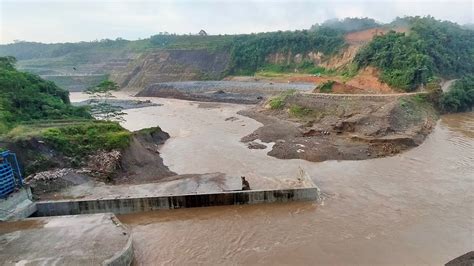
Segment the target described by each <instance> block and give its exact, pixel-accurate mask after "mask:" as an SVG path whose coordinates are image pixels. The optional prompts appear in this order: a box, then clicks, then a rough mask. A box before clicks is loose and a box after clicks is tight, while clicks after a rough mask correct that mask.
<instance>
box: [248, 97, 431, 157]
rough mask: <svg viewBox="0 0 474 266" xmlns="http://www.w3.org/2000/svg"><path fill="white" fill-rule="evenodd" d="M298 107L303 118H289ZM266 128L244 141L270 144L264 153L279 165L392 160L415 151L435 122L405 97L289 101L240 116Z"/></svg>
mask: <svg viewBox="0 0 474 266" xmlns="http://www.w3.org/2000/svg"><path fill="white" fill-rule="evenodd" d="M294 106H298V107H300V108H303V110H305V113H304V114H292V113H291V111H290V110H291V108H290V107H294ZM240 114H241V115H245V116H248V117H251V118H253V119H256V120H257V121H259V122H261V123H262V124H264V126H263V127H260V128H258V129H257V130H256V131H254V132H253V133H251V134H250V135H248V136H245V137H243V138H242V140H241V141H242V142H245V143H247V142H251V141H254V140H257V139H260V140H261V141H263V142H266V143H269V142H274V143H275V145H274V146H273V149H272V150H271V151H270V152H269V153H268V155H270V156H274V157H277V158H281V159H304V160H308V161H315V162H320V161H325V160H364V159H370V158H377V157H384V156H390V155H394V154H397V153H400V152H402V151H404V150H407V149H409V148H412V147H415V146H417V145H419V144H421V142H422V141H423V140H424V138H425V137H426V135H428V134H429V133H430V132H431V130H432V128H433V126H434V125H435V121H436V114H435V111H434V110H433V109H432V107H431V106H430V105H429V104H426V103H425V104H420V103H416V102H415V101H414V100H413V99H411V98H410V96H405V97H395V96H394V97H380V96H379V97H375V96H374V98H373V99H371V98H370V96H363V97H362V96H361V97H352V98H351V97H349V98H348V97H344V96H342V97H338V96H336V95H334V96H332V97H323V96H322V95H321V96H318V95H310V94H305V95H302V94H295V95H292V96H288V97H287V98H286V100H285V107H284V108H282V109H280V110H271V109H270V108H269V107H268V106H264V105H259V106H256V107H254V108H250V109H248V110H245V111H241V112H240Z"/></svg>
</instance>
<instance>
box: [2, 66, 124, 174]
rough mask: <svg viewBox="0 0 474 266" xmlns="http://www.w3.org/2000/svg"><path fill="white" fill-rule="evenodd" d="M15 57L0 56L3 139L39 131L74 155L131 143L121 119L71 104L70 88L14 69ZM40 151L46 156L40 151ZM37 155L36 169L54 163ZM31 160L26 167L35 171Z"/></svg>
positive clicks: (23, 137)
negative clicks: (101, 117) (104, 118)
mask: <svg viewBox="0 0 474 266" xmlns="http://www.w3.org/2000/svg"><path fill="white" fill-rule="evenodd" d="M14 63H15V59H14V58H13V57H0V139H1V140H2V141H6V142H10V141H13V142H14V141H16V140H28V139H30V138H31V137H36V138H39V139H42V140H44V141H45V142H46V143H48V144H49V145H51V147H54V148H55V150H56V151H57V152H59V153H61V154H63V155H65V156H67V157H70V158H71V159H72V161H77V158H80V157H81V156H85V155H88V154H92V153H94V152H96V151H98V150H112V149H121V148H124V147H126V146H127V145H128V143H129V139H130V134H131V133H130V132H129V131H127V130H125V129H124V128H122V127H121V126H120V125H119V124H118V123H116V122H110V121H98V120H95V119H93V118H92V116H91V114H90V113H89V110H88V109H87V108H85V107H75V106H72V105H71V103H70V101H69V94H68V92H67V91H66V90H63V89H61V88H59V87H58V86H56V85H55V84H54V83H53V82H50V81H45V80H43V79H42V78H40V77H38V76H36V75H33V74H30V73H25V72H20V71H18V70H16V69H15V67H14ZM104 84H107V83H106V82H104ZM0 149H2V147H0ZM36 156H38V158H40V157H41V158H42V155H41V154H40V153H39V152H38V153H37V154H36ZM43 157H44V156H43ZM38 160H39V159H38ZM38 160H36V159H35V160H32V161H34V162H36V161H38ZM39 161H41V162H42V163H41V166H37V165H35V167H33V168H34V169H36V170H38V169H39V170H45V167H43V166H48V165H52V164H51V163H52V162H50V161H47V160H43V159H42V160H39ZM33 164H34V163H33ZM30 166H31V165H27V168H28V169H29V170H28V171H27V172H28V173H31V171H30V170H31V169H30V168H31V167H30Z"/></svg>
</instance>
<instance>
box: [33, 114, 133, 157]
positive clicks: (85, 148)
mask: <svg viewBox="0 0 474 266" xmlns="http://www.w3.org/2000/svg"><path fill="white" fill-rule="evenodd" d="M130 136H131V132H129V131H127V130H126V129H124V128H123V127H121V126H120V125H119V124H118V123H116V122H106V121H94V122H90V123H80V124H75V125H68V126H63V127H54V128H47V129H45V130H44V131H43V132H42V134H41V138H42V139H44V140H45V141H46V142H47V143H49V144H51V145H52V146H53V147H54V148H56V149H57V150H58V151H60V152H62V153H63V154H64V155H66V156H71V157H79V156H87V155H90V154H92V153H94V152H96V151H98V150H106V151H110V150H113V149H123V148H126V147H127V146H128V145H129V143H130Z"/></svg>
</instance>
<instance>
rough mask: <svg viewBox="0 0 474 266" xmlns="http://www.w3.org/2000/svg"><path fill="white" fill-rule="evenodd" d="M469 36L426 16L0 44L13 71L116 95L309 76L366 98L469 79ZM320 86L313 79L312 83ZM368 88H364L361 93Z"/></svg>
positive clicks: (468, 32) (473, 43) (472, 40)
mask: <svg viewBox="0 0 474 266" xmlns="http://www.w3.org/2000/svg"><path fill="white" fill-rule="evenodd" d="M473 47H474V37H473V31H471V30H468V29H466V28H465V27H462V26H460V25H458V24H455V23H452V22H447V21H439V20H436V19H435V18H432V17H405V18H397V19H396V20H394V21H393V22H391V23H388V24H383V23H379V22H376V21H375V20H373V19H370V18H346V19H343V20H330V21H326V22H324V23H322V24H320V25H319V24H317V25H313V26H312V27H311V28H310V29H308V30H300V31H278V32H267V33H258V34H241V35H214V36H199V35H175V34H168V33H160V34H157V35H153V36H151V37H150V38H147V39H143V40H137V41H128V40H123V39H116V40H101V41H95V42H81V43H63V44H40V43H29V42H20V43H15V44H9V45H0V55H11V56H15V57H17V58H18V59H19V61H18V67H19V69H22V70H25V71H28V72H32V73H36V74H39V75H41V76H42V77H44V78H45V79H48V80H53V81H55V82H56V83H58V84H59V85H61V86H64V87H65V88H67V89H69V90H83V89H85V88H87V87H90V86H93V85H95V84H98V83H99V82H101V81H102V80H104V79H107V78H108V77H109V78H111V79H113V80H115V81H116V82H117V83H118V84H119V85H120V86H121V87H123V88H130V89H136V88H139V89H142V88H144V87H145V86H147V85H150V84H153V83H157V82H168V81H183V80H218V79H222V78H224V77H225V76H228V75H254V74H259V75H260V74H263V75H266V76H272V75H273V76H274V75H275V74H280V73H287V74H290V73H293V74H295V73H296V74H308V75H317V76H323V77H327V78H328V79H335V80H338V81H340V82H343V83H345V82H348V83H349V84H350V85H351V86H353V87H357V88H359V89H362V90H364V89H368V90H370V91H390V90H391V89H390V87H391V88H392V89H393V90H402V91H413V90H417V89H419V88H421V87H423V86H426V85H427V84H428V83H430V82H433V80H436V78H437V77H439V78H444V79H455V78H460V77H462V76H465V75H466V74H469V73H473V72H474V71H473V62H474V58H473V55H474V52H473V49H474V48H473ZM316 82H317V81H316ZM367 86H368V88H366V87H367Z"/></svg>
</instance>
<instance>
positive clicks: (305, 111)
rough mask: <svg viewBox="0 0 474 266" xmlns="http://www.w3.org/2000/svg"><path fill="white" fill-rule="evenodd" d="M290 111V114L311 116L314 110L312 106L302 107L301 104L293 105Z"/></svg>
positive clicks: (299, 116)
mask: <svg viewBox="0 0 474 266" xmlns="http://www.w3.org/2000/svg"><path fill="white" fill-rule="evenodd" d="M288 111H289V113H290V115H292V116H294V117H298V118H302V117H306V116H309V115H311V114H312V113H313V112H314V111H313V110H311V109H310V108H306V107H302V106H299V105H292V106H291V107H290V109H289V110H288Z"/></svg>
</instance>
